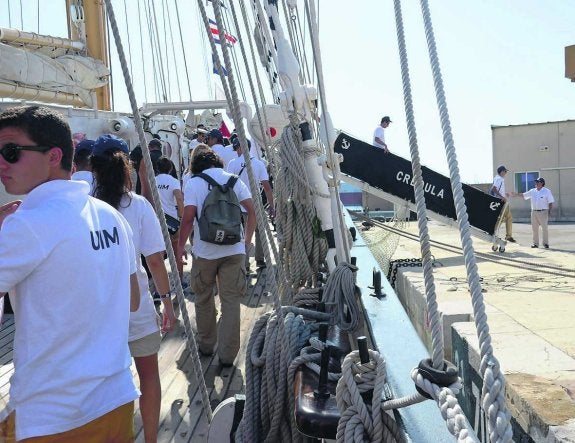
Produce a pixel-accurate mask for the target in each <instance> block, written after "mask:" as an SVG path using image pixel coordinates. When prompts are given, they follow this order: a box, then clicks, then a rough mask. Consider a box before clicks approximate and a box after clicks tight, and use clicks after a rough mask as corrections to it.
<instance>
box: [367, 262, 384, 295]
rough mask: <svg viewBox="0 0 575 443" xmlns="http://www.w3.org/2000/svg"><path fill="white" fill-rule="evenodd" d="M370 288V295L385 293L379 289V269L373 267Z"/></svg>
mask: <svg viewBox="0 0 575 443" xmlns="http://www.w3.org/2000/svg"><path fill="white" fill-rule="evenodd" d="M370 289H373V294H371V296H372V297H377V298H382V297H385V293H384V292H383V291H382V290H381V271H376V270H375V268H373V286H370Z"/></svg>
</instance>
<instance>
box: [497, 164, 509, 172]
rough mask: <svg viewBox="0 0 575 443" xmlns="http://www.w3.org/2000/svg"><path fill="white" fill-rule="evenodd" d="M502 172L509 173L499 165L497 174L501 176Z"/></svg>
mask: <svg viewBox="0 0 575 443" xmlns="http://www.w3.org/2000/svg"><path fill="white" fill-rule="evenodd" d="M503 171H505V172H507V171H509V169H507V168H506V167H505V166H503V165H501V166H499V167H498V168H497V173H498V174H501V173H502V172H503Z"/></svg>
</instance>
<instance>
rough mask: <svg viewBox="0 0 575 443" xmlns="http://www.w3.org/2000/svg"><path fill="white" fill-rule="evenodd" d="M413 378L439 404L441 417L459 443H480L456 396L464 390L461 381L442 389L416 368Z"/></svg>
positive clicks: (412, 374)
mask: <svg viewBox="0 0 575 443" xmlns="http://www.w3.org/2000/svg"><path fill="white" fill-rule="evenodd" d="M411 378H412V379H413V381H414V382H415V384H416V385H417V386H419V387H420V388H421V389H423V390H424V391H425V392H427V393H428V394H429V395H431V397H432V398H433V399H434V400H435V401H436V402H437V405H438V406H439V410H440V411H441V416H442V417H443V419H444V420H445V423H446V424H447V429H449V432H451V433H452V434H453V435H454V436H455V437H456V438H457V441H458V442H465V443H479V439H478V438H477V436H476V435H475V432H474V431H473V428H472V427H471V424H469V422H468V421H467V418H466V417H465V414H464V413H463V410H462V409H461V406H459V402H458V401H457V397H456V395H457V394H458V393H459V391H460V389H461V388H462V385H461V379H458V381H457V382H456V383H454V384H452V385H450V386H448V387H441V386H438V385H436V384H435V383H432V382H431V381H429V380H427V379H426V378H424V377H423V376H422V375H421V373H420V372H419V371H418V370H417V368H415V369H414V370H413V371H412V372H411Z"/></svg>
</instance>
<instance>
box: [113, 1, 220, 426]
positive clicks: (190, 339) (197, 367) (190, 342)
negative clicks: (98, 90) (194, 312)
mask: <svg viewBox="0 0 575 443" xmlns="http://www.w3.org/2000/svg"><path fill="white" fill-rule="evenodd" d="M104 1H105V4H106V10H107V12H108V20H109V22H110V26H111V28H112V32H113V35H114V40H115V42H116V47H117V51H118V56H119V58H120V63H121V66H122V73H123V74H124V79H125V82H126V88H127V90H128V97H129V99H130V105H131V107H132V112H133V115H134V123H135V125H136V129H137V132H138V138H139V141H140V145H141V147H142V153H143V160H144V162H145V164H146V169H147V172H148V180H149V182H150V188H151V192H152V197H153V201H154V209H155V211H156V215H157V216H158V219H159V221H160V225H161V227H162V234H163V236H164V243H165V244H166V252H167V253H168V258H169V262H170V267H171V269H172V270H175V269H177V266H176V257H175V255H174V251H173V249H172V245H171V240H170V235H169V233H168V228H167V225H166V220H165V217H164V212H163V210H162V207H161V205H160V204H159V201H160V197H159V194H158V188H157V186H156V178H155V176H154V172H153V171H154V168H153V166H152V160H151V158H150V151H149V149H148V144H147V143H146V138H145V136H144V130H143V128H142V120H141V117H140V112H139V109H138V105H137V103H136V97H135V94H134V88H133V86H132V80H131V78H130V73H129V72H128V64H127V62H126V56H125V54H124V48H123V46H122V40H121V37H120V33H119V31H118V24H117V23H116V17H115V15H114V9H113V7H112V1H111V0H104ZM170 283H171V287H172V288H173V289H175V291H176V297H177V300H178V304H179V306H180V311H181V314H182V320H183V321H184V326H185V330H186V334H187V340H186V345H187V348H188V350H189V352H190V355H191V357H192V366H193V369H194V372H195V374H196V377H197V379H198V385H199V386H198V387H199V390H200V394H201V399H202V405H203V410H204V413H205V414H206V417H207V419H208V422H211V421H212V408H211V405H210V398H209V394H208V390H207V388H206V382H205V380H204V376H203V372H202V366H201V363H200V357H199V355H198V347H197V345H196V340H195V338H194V334H193V331H192V327H191V323H190V319H189V316H188V311H187V308H186V302H185V299H184V295H183V290H182V284H181V281H180V277H179V275H178V273H177V272H171V273H170Z"/></svg>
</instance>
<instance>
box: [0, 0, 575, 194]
mask: <svg viewBox="0 0 575 443" xmlns="http://www.w3.org/2000/svg"><path fill="white" fill-rule="evenodd" d="M113 3H114V5H115V9H116V15H117V16H118V21H119V22H120V28H122V29H124V28H125V25H123V23H124V20H125V17H129V23H130V26H131V28H130V35H131V39H130V45H131V52H132V53H133V54H134V57H135V58H138V55H137V54H138V52H139V51H140V47H141V46H142V43H143V47H144V52H148V53H147V55H145V56H144V60H143V61H142V60H141V59H140V61H139V62H134V66H133V75H134V81H135V83H136V89H137V91H138V92H139V95H138V101H139V102H144V101H156V99H155V97H154V88H153V86H152V85H151V78H150V77H151V72H152V61H151V56H150V54H149V48H150V43H149V41H146V40H144V41H143V42H140V41H139V39H138V37H137V28H136V23H137V10H138V8H140V9H142V8H143V6H142V5H143V4H145V3H149V2H139V3H137V2H136V0H126V5H127V6H126V7H124V1H123V0H114V2H113ZM155 3H156V5H157V8H158V9H157V10H156V19H157V20H158V21H160V25H161V19H162V17H164V16H166V14H171V16H172V17H175V15H176V10H175V4H176V3H175V2H174V1H171V0H167V1H166V0H163V1H159V0H157V1H156V2H155ZM247 3H251V2H247ZM319 3H320V7H319V9H320V39H321V51H322V58H323V65H324V76H325V84H326V91H327V102H328V107H329V109H330V112H331V114H332V118H333V121H334V124H335V126H336V127H337V128H339V129H342V130H344V131H346V132H349V133H350V134H352V135H354V136H356V137H358V138H361V139H363V140H366V141H371V139H372V134H373V131H374V129H375V127H376V126H377V125H378V123H379V121H380V120H381V117H383V116H384V115H389V116H391V118H392V120H393V123H392V124H391V126H390V127H389V128H388V130H387V132H386V141H387V142H388V145H389V148H390V149H391V151H392V152H394V153H396V154H398V155H401V156H403V157H406V158H409V145H408V138H407V128H406V118H405V111H404V105H403V89H402V83H401V72H400V66H399V55H398V47H397V37H396V28H395V15H394V7H393V1H391V0H387V1H376V0H371V1H365V0H363V1H357V2H353V3H351V2H349V1H343V0H320V2H319ZM402 3H403V4H402V7H403V18H404V27H405V33H406V40H407V50H408V58H409V66H410V73H411V81H412V94H413V97H414V110H415V121H416V125H417V136H418V142H419V148H420V155H421V159H422V162H423V164H424V165H426V166H428V167H430V168H432V169H434V170H437V171H439V172H442V173H447V171H448V169H447V162H446V159H445V158H446V157H445V150H444V147H443V142H442V135H441V127H440V124H439V116H438V112H437V107H436V101H435V92H434V89H433V83H432V77H431V70H430V67H429V58H428V54H427V45H426V41H425V35H424V31H423V20H422V17H421V10H420V5H419V2H418V1H406V2H402ZM20 4H24V5H25V11H24V14H22V16H21V14H20ZM63 4H64V1H63V0H21V1H16V0H11V1H8V0H2V1H0V25H1V26H8V25H9V22H10V24H11V25H12V27H18V28H20V27H21V22H22V19H23V21H24V25H25V26H24V28H25V29H27V30H32V31H36V30H38V29H39V31H40V32H41V33H46V34H60V35H63V34H65V31H64V30H63V27H64V26H65V11H64V12H62V10H63V8H62V5H63ZM177 4H178V10H179V13H180V20H181V23H182V27H183V35H184V42H185V44H184V45H183V47H184V48H185V51H186V54H187V56H188V60H187V62H188V67H189V71H190V79H191V83H192V89H193V96H194V98H195V99H206V98H208V92H207V88H206V86H202V87H200V84H202V85H205V84H206V78H207V77H209V76H212V75H211V73H210V72H209V71H210V70H211V62H210V60H209V56H206V55H205V53H206V52H208V53H209V51H206V49H205V44H206V43H205V32H204V30H203V29H202V28H201V27H200V23H199V21H198V20H197V18H196V15H195V12H194V11H195V10H196V8H197V5H196V2H195V1H193V0H190V1H186V2H181V1H178V2H177ZM429 4H430V10H431V16H432V20H433V25H434V31H435V38H436V43H437V49H438V54H439V59H440V63H441V69H442V74H443V80H444V87H445V92H446V96H447V103H448V109H449V113H450V117H451V126H452V131H453V135H454V140H455V147H456V151H457V157H458V161H459V167H460V172H461V175H462V178H463V180H464V181H465V182H468V183H477V182H489V181H490V180H491V179H492V177H493V175H494V171H493V164H492V144H491V125H510V124H523V123H535V122H546V121H557V120H567V119H573V118H575V109H574V107H575V106H574V103H575V83H571V82H570V81H569V80H568V79H565V78H564V47H565V46H568V45H572V44H575V27H574V26H573V20H574V19H575V2H573V1H571V0H548V1H540V0H482V1H472V0H430V2H429ZM8 5H10V9H9V8H8ZM39 5H40V8H38V6H39ZM137 5H139V6H137ZM168 5H169V6H170V8H169V9H170V11H167V9H166V10H162V9H161V8H162V6H168ZM235 5H238V2H237V1H236V2H235ZM38 9H40V10H41V11H42V12H41V14H40V19H38V14H37V11H38ZM58 10H60V12H59V13H58V12H57V11H58ZM300 11H303V7H302V6H301V2H300ZM238 12H239V11H238ZM211 16H212V17H213V14H211ZM21 17H22V19H21ZM62 17H63V18H62ZM144 26H145V23H144ZM123 32H124V37H123V38H124V46H125V47H126V48H127V46H128V41H127V32H125V31H123ZM242 33H245V31H244V30H243V29H242ZM160 38H161V39H163V40H162V42H163V43H162V47H164V48H168V50H167V51H165V50H164V51H162V52H163V54H164V57H166V60H167V61H166V63H170V61H169V60H170V57H172V58H173V57H174V55H175V56H176V57H178V58H181V57H180V54H181V51H182V45H181V44H180V39H179V30H178V29H177V26H172V27H170V28H169V29H168V31H166V32H162V33H161V35H160ZM169 41H176V42H177V43H175V44H174V45H173V46H174V47H175V51H173V52H174V54H170V53H171V52H172V51H171V46H172V45H170V44H169V45H168V46H165V43H166V42H169ZM234 51H237V54H238V55H239V54H240V52H239V51H240V50H239V46H238V45H236V46H235V49H234ZM166 52H167V53H168V54H170V55H166ZM311 55H312V54H311V52H310V53H308V56H309V57H311ZM140 58H141V57H140ZM180 66H183V65H181V64H180ZM143 71H146V72H147V73H148V74H149V75H148V77H147V78H146V82H147V83H148V87H147V98H146V97H144V92H143V75H142V72H143ZM178 71H179V74H180V76H179V77H180V79H179V82H180V87H179V88H177V87H176V86H172V93H171V99H172V100H186V99H188V98H189V97H188V92H187V86H185V85H184V82H185V78H186V76H185V75H184V73H183V72H182V68H178ZM113 75H114V79H115V83H114V90H115V96H116V106H117V107H118V108H119V110H123V111H129V105H128V102H127V99H126V93H125V86H124V84H123V79H122V77H121V76H120V71H119V68H118V66H117V65H116V66H115V67H114V71H113ZM170 75H171V83H172V85H175V83H176V80H175V79H176V74H175V72H174V70H173V69H172V70H171V71H170ZM213 79H216V80H217V77H216V76H212V80H213ZM196 91H200V92H196ZM511 167H512V166H511Z"/></svg>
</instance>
